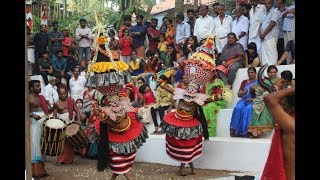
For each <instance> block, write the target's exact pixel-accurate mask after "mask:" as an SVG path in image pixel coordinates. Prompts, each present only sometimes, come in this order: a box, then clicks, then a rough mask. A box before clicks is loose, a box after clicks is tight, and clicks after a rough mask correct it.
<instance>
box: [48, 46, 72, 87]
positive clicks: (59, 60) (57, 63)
mask: <svg viewBox="0 0 320 180" xmlns="http://www.w3.org/2000/svg"><path fill="white" fill-rule="evenodd" d="M52 67H53V71H54V73H58V74H60V75H61V77H63V78H65V79H66V80H67V85H68V86H69V83H68V82H69V80H70V78H71V76H70V75H69V74H68V73H67V60H66V59H65V58H63V56H62V50H60V51H58V52H57V54H56V57H54V58H53V59H52Z"/></svg>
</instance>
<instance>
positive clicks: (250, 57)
mask: <svg viewBox="0 0 320 180" xmlns="http://www.w3.org/2000/svg"><path fill="white" fill-rule="evenodd" d="M245 60H246V68H248V67H258V66H260V58H259V55H258V53H257V45H256V43H254V42H251V43H249V44H248V49H247V50H246V51H245Z"/></svg>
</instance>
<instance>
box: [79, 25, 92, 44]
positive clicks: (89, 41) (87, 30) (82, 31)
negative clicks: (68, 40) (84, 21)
mask: <svg viewBox="0 0 320 180" xmlns="http://www.w3.org/2000/svg"><path fill="white" fill-rule="evenodd" d="M80 35H88V37H89V39H86V38H82V39H81V36H80ZM76 39H77V41H78V46H79V47H90V46H91V44H92V42H93V41H92V40H93V35H92V31H91V29H90V28H88V27H85V28H82V27H78V28H77V29H76Z"/></svg>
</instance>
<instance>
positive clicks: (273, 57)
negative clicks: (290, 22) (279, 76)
mask: <svg viewBox="0 0 320 180" xmlns="http://www.w3.org/2000/svg"><path fill="white" fill-rule="evenodd" d="M265 6H266V9H267V11H266V12H265V15H264V18H263V20H262V22H261V25H260V27H259V31H258V32H259V36H260V38H261V48H260V50H258V52H259V51H260V53H259V55H260V56H261V65H262V66H263V65H265V64H267V63H268V64H269V65H274V64H276V63H277V61H278V51H277V41H278V35H279V29H278V26H277V22H278V19H279V17H280V13H279V11H278V10H276V9H275V8H273V1H272V0H266V1H265Z"/></svg>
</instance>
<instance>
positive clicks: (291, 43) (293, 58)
mask: <svg viewBox="0 0 320 180" xmlns="http://www.w3.org/2000/svg"><path fill="white" fill-rule="evenodd" d="M289 52H290V53H291V62H289V63H288V62H287V63H284V64H295V63H296V55H295V54H296V46H295V40H290V41H288V43H287V45H286V49H285V51H284V53H283V55H282V56H281V58H280V59H279V61H278V62H277V64H276V65H281V64H283V62H284V61H285V60H286V59H287V57H288V56H289Z"/></svg>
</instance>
